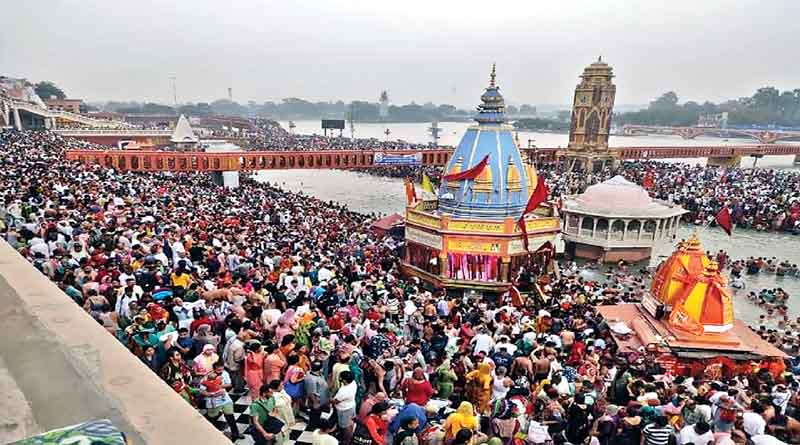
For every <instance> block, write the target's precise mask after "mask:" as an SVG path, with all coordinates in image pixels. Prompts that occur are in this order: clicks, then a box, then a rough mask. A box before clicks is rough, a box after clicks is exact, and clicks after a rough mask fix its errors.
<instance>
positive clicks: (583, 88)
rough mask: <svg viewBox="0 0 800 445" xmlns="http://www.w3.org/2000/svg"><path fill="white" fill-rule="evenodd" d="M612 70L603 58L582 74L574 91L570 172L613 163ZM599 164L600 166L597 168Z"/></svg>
mask: <svg viewBox="0 0 800 445" xmlns="http://www.w3.org/2000/svg"><path fill="white" fill-rule="evenodd" d="M613 77H614V75H613V73H612V69H611V67H610V66H608V64H607V63H605V62H603V60H602V58H598V59H597V62H594V63H592V64H591V65H589V66H587V67H586V68H584V70H583V74H582V75H581V82H580V83H579V84H578V86H576V87H575V97H574V99H573V102H572V122H571V124H570V131H569V145H568V148H567V153H566V158H567V163H568V164H567V165H568V168H569V169H570V170H571V169H573V168H581V169H583V170H586V171H594V170H595V169H596V168H598V167H600V168H602V165H603V164H604V163H605V162H606V161H613V156H611V154H610V153H609V152H608V136H609V130H610V129H611V115H612V113H613V109H614V98H615V96H616V93H617V87H616V86H615V85H614V84H613V83H612V82H611V79H612V78H613ZM598 164H599V165H598Z"/></svg>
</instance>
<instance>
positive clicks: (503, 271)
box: [498, 256, 511, 282]
mask: <svg viewBox="0 0 800 445" xmlns="http://www.w3.org/2000/svg"><path fill="white" fill-rule="evenodd" d="M510 266H511V257H508V256H504V257H501V258H500V277H499V278H500V279H499V280H498V281H504V282H510V281H511V277H510V276H509V274H510V273H511V270H510Z"/></svg>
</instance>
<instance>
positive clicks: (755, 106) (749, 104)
mask: <svg viewBox="0 0 800 445" xmlns="http://www.w3.org/2000/svg"><path fill="white" fill-rule="evenodd" d="M678 102H679V101H678V95H677V94H675V92H674V91H670V92H667V93H664V94H662V95H661V96H660V97H659V98H658V99H656V100H654V101H652V102H650V104H649V105H648V107H647V108H645V109H643V110H639V111H633V112H628V113H619V114H617V115H615V119H614V120H615V121H616V122H617V123H619V124H635V125H664V126H693V125H697V123H698V121H699V120H700V117H701V116H703V115H713V114H720V113H723V112H727V113H728V125H729V126H768V127H769V126H775V127H800V88H796V89H794V90H791V91H790V90H785V91H780V90H778V89H777V88H775V87H763V88H759V89H758V90H757V91H756V92H755V93H754V94H753V95H752V96H750V97H743V98H739V99H735V100H729V101H726V102H722V103H719V104H715V103H712V102H708V101H706V102H704V103H702V104H700V103H697V102H695V101H688V102H684V103H683V104H679V103H678Z"/></svg>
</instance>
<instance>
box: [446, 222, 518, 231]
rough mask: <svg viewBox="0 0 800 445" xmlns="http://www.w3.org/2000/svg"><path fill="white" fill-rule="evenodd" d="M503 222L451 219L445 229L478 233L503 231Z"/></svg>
mask: <svg viewBox="0 0 800 445" xmlns="http://www.w3.org/2000/svg"><path fill="white" fill-rule="evenodd" d="M505 226H506V225H505V223H504V222H481V221H458V220H452V221H450V222H449V223H448V224H447V230H455V231H459V232H478V233H504V232H505Z"/></svg>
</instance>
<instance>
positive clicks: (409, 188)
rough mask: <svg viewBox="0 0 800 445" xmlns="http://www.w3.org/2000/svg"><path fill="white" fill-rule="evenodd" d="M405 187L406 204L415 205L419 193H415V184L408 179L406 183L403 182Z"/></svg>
mask: <svg viewBox="0 0 800 445" xmlns="http://www.w3.org/2000/svg"><path fill="white" fill-rule="evenodd" d="M403 185H404V186H405V189H406V204H407V205H412V204H414V202H416V201H417V193H416V191H414V183H413V182H411V180H410V179H408V178H406V179H405V181H403Z"/></svg>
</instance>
